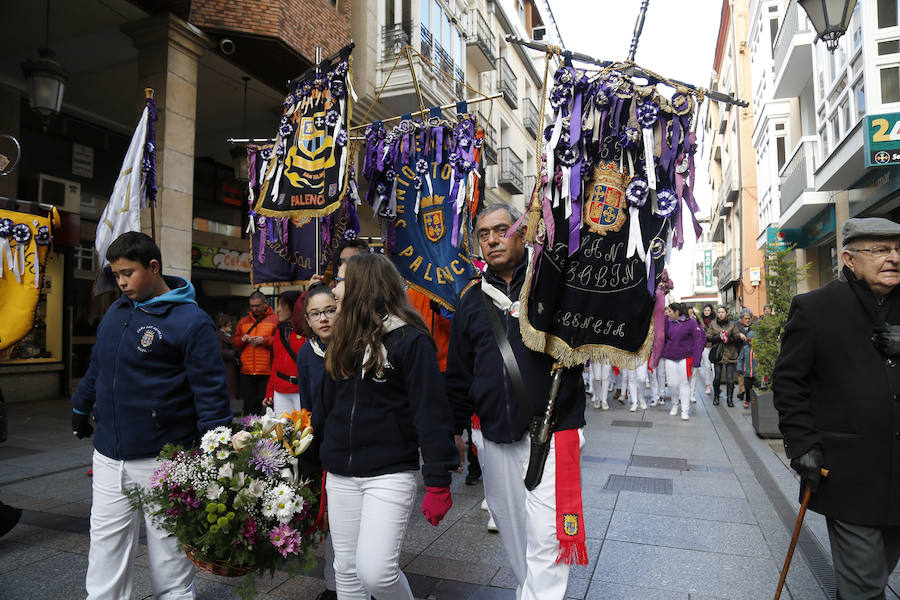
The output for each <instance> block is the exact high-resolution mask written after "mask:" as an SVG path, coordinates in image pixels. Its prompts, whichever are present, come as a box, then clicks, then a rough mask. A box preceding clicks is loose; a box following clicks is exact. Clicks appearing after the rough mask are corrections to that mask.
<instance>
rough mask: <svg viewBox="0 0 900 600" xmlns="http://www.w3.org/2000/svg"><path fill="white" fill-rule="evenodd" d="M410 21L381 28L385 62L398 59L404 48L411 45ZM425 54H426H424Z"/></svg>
mask: <svg viewBox="0 0 900 600" xmlns="http://www.w3.org/2000/svg"><path fill="white" fill-rule="evenodd" d="M409 32H410V23H409V21H406V22H403V23H394V24H393V25H385V26H384V27H382V28H381V39H382V40H383V41H384V53H383V54H382V58H383V59H384V60H393V59H395V58H397V55H398V54H400V51H401V50H402V49H403V47H404V46H407V45H409V38H410V36H409ZM423 54H424V53H423Z"/></svg>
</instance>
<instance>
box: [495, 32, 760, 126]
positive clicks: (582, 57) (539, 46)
mask: <svg viewBox="0 0 900 600" xmlns="http://www.w3.org/2000/svg"><path fill="white" fill-rule="evenodd" d="M506 41H507V42H509V43H511V44H518V45H519V46H525V47H527V48H531V49H533V50H539V51H541V52H552V53H554V54H563V53H564V52H566V50H561V49H559V48H555V47H553V46H551V45H549V44H545V43H544V42H535V41H532V40H523V39H522V38H518V37H516V36H514V35H507V36H506ZM571 55H572V59H573V60H578V61H581V62H586V63H591V64H593V65H597V66H598V67H601V68H606V67H609V66H610V65H613V64H615V62H614V61H611V60H600V59H598V58H593V57H592V56H588V55H587V54H581V53H580V52H572V53H571ZM620 64H621V63H620ZM634 75H636V76H637V77H644V78H649V79H654V77H653V76H651V75H650V74H648V73H645V72H644V70H643V69H641V68H640V67H635V68H634ZM668 81H671V82H672V83H675V84H677V85H682V86H684V87H686V88H687V89H689V90H692V91H695V92H696V91H698V90H699V87H698V86H695V85H691V84H690V83H685V82H683V81H679V80H677V79H668ZM706 97H707V98H709V99H710V100H715V101H717V102H725V103H726V104H734V105H736V106H741V107H744V108H746V107H748V106H750V103H749V102H747V101H746V100H742V99H740V98H735V97H734V96H726V95H725V94H723V93H721V92H715V91H713V90H707V91H706Z"/></svg>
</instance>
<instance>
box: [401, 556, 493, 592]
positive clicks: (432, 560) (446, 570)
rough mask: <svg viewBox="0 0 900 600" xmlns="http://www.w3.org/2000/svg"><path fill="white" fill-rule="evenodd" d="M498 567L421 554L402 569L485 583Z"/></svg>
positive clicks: (455, 579)
mask: <svg viewBox="0 0 900 600" xmlns="http://www.w3.org/2000/svg"><path fill="white" fill-rule="evenodd" d="M504 556H505V555H504ZM499 568H500V567H499V565H496V564H488V563H486V562H475V561H474V560H457V559H452V558H445V557H443V556H433V555H426V554H422V555H419V556H418V557H416V558H415V559H413V560H412V562H410V563H409V564H408V565H407V566H406V567H405V568H404V570H405V571H408V572H409V573H418V574H419V575H428V576H431V577H437V578H439V579H449V580H453V581H462V582H466V583H476V584H479V585H486V584H488V583H489V582H490V581H491V579H492V578H493V577H494V575H496V573H497V570H498V569H499Z"/></svg>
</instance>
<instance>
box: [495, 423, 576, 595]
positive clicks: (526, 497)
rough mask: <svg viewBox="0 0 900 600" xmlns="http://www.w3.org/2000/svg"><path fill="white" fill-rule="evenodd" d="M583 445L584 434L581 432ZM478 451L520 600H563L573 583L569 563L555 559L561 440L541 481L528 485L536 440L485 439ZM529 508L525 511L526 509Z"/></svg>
mask: <svg viewBox="0 0 900 600" xmlns="http://www.w3.org/2000/svg"><path fill="white" fill-rule="evenodd" d="M578 438H579V441H580V443H581V446H582V447H583V446H584V434H583V432H581V431H579V432H578ZM483 444H484V446H485V448H486V450H487V451H486V452H484V453H482V452H481V447H479V448H478V450H479V459H480V460H481V466H482V469H483V471H484V476H483V481H484V497H485V498H486V499H487V503H488V508H489V509H490V512H491V516H492V517H493V518H494V521H495V522H496V523H497V528H498V529H499V530H500V538H501V541H502V542H503V548H504V550H506V557H507V559H508V560H509V564H510V567H511V568H512V571H513V574H514V575H515V577H516V581H517V583H518V585H517V587H516V599H517V600H563V599H564V598H565V597H566V590H567V589H568V584H569V565H567V564H565V563H564V562H559V563H557V562H556V558H557V556H558V555H559V539H558V538H557V537H556V441H555V436H554V439H553V440H552V441H551V442H550V452H549V454H548V456H547V462H546V463H545V465H544V475H543V477H542V478H541V483H540V484H538V486H537V487H536V488H534V489H533V490H531V491H530V492H529V491H528V490H526V489H525V471H526V470H527V468H528V458H529V453H530V450H531V441H530V439H529V437H528V435H527V434H526V435H525V436H524V437H523V438H522V439H521V440H519V441H518V442H513V443H512V444H498V443H496V442H492V441H490V440H488V439H484V440H483ZM523 507H524V510H523Z"/></svg>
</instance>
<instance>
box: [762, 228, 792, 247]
mask: <svg viewBox="0 0 900 600" xmlns="http://www.w3.org/2000/svg"><path fill="white" fill-rule="evenodd" d="M766 246H768V249H769V250H771V251H773V252H778V251H780V250H784V249H785V248H787V236H786V235H785V233H784V232H783V231H780V230H779V229H778V228H777V227H769V228H767V229H766Z"/></svg>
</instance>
